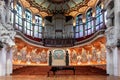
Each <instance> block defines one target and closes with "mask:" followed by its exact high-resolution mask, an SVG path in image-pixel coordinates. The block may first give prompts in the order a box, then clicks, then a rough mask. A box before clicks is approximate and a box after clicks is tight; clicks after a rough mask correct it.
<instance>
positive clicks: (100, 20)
mask: <svg viewBox="0 0 120 80" xmlns="http://www.w3.org/2000/svg"><path fill="white" fill-rule="evenodd" d="M102 27H103V14H102V11H101V6H100V4H98V5H97V7H96V30H99V29H100V28H102Z"/></svg>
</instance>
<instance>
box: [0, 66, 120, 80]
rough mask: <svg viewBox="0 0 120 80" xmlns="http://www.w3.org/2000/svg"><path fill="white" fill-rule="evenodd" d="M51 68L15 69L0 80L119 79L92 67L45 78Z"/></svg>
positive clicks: (62, 72) (64, 71)
mask: <svg viewBox="0 0 120 80" xmlns="http://www.w3.org/2000/svg"><path fill="white" fill-rule="evenodd" d="M50 68H51V67H46V66H44V67H34V66H27V67H22V68H19V69H15V70H14V71H13V74H12V75H10V76H5V77H0V80H120V77H115V76H109V75H106V71H105V70H104V69H101V68H96V67H93V66H81V67H75V69H76V72H75V75H73V72H72V71H67V70H63V71H58V72H56V75H53V73H52V72H51V74H50V76H49V77H48V76H47V71H49V70H50Z"/></svg>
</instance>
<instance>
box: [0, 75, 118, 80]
mask: <svg viewBox="0 0 120 80" xmlns="http://www.w3.org/2000/svg"><path fill="white" fill-rule="evenodd" d="M0 80H120V77H115V76H104V75H55V76H50V77H47V75H14V76H4V77H0Z"/></svg>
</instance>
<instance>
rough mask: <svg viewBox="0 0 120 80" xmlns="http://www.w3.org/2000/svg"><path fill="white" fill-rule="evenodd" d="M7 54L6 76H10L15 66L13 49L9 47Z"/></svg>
mask: <svg viewBox="0 0 120 80" xmlns="http://www.w3.org/2000/svg"><path fill="white" fill-rule="evenodd" d="M6 50H7V54H6V74H7V75H10V74H12V72H13V64H12V47H8V48H7V49H6Z"/></svg>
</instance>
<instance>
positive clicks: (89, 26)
mask: <svg viewBox="0 0 120 80" xmlns="http://www.w3.org/2000/svg"><path fill="white" fill-rule="evenodd" d="M93 32H94V21H93V19H92V9H89V10H88V12H87V13H86V24H85V36H87V35H90V34H92V33H93Z"/></svg>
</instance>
